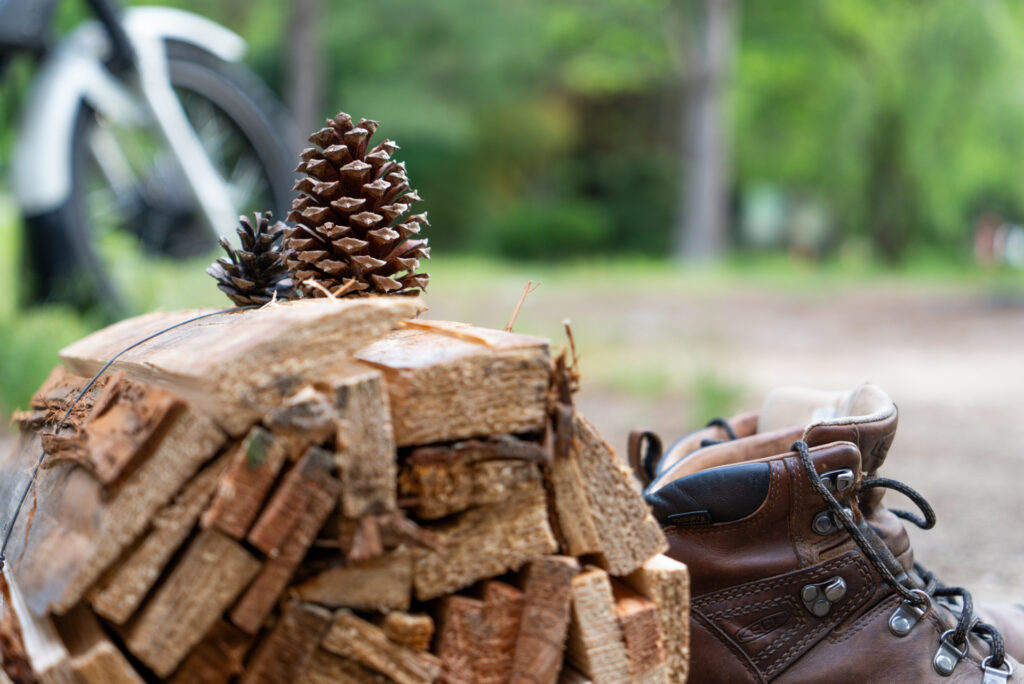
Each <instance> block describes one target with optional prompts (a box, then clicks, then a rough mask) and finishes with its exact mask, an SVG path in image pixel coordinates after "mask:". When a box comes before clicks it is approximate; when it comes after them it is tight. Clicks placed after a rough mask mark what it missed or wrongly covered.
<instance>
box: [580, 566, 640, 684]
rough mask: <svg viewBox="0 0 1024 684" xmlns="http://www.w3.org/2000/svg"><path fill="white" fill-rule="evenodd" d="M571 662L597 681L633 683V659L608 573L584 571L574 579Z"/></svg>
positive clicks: (594, 570) (596, 682)
mask: <svg viewBox="0 0 1024 684" xmlns="http://www.w3.org/2000/svg"><path fill="white" fill-rule="evenodd" d="M567 655H568V658H569V662H570V663H571V664H572V666H573V667H575V668H576V669H577V670H579V671H580V673H581V674H583V675H585V676H586V677H588V678H589V679H592V680H593V681H594V684H630V681H631V674H630V660H629V653H628V651H627V650H626V642H625V640H624V639H623V636H622V628H621V627H620V625H619V620H618V617H617V616H616V614H615V599H614V598H613V596H612V584H611V580H610V579H609V577H608V574H607V573H606V572H605V571H604V570H601V569H599V568H592V569H589V570H585V571H583V572H582V573H580V574H579V575H577V576H576V577H574V578H573V581H572V622H571V624H570V626H569V648H568V652H567Z"/></svg>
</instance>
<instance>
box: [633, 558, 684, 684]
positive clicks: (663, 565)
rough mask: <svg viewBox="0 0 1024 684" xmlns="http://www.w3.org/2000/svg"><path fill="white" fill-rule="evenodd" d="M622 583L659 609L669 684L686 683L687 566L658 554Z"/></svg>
mask: <svg viewBox="0 0 1024 684" xmlns="http://www.w3.org/2000/svg"><path fill="white" fill-rule="evenodd" d="M624 581H625V582H626V584H628V585H629V586H630V587H631V588H632V589H633V590H634V591H636V592H638V593H639V594H642V595H643V596H646V597H647V598H648V599H650V600H651V601H653V602H654V603H655V604H656V605H657V606H658V618H659V621H660V623H661V633H662V639H663V641H664V644H665V666H666V674H667V678H668V681H670V682H685V681H686V678H687V676H688V674H689V664H690V575H689V572H688V570H687V568H686V566H685V565H683V564H682V563H680V562H679V561H676V560H673V559H671V558H669V557H668V556H664V555H658V556H655V557H654V558H651V559H648V560H647V561H645V562H644V564H643V565H642V566H640V567H639V568H638V569H637V570H635V571H633V572H632V573H630V574H629V575H628V576H626V577H625V578H624Z"/></svg>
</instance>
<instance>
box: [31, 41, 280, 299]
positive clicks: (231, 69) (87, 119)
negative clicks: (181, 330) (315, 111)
mask: <svg viewBox="0 0 1024 684" xmlns="http://www.w3.org/2000/svg"><path fill="white" fill-rule="evenodd" d="M166 45H167V56H168V71H169V74H170V80H171V83H172V85H174V86H175V87H182V88H186V89H188V90H190V91H193V92H196V93H198V94H199V95H201V96H202V97H204V98H206V99H208V100H209V101H210V102H211V103H213V104H214V105H215V106H216V107H217V108H219V109H220V110H221V111H222V112H223V113H224V114H226V115H227V117H228V118H229V119H230V120H231V121H232V122H233V123H234V124H235V125H236V126H237V127H238V129H239V130H240V131H242V133H243V135H244V136H245V138H246V142H247V144H248V145H249V146H250V147H251V148H252V150H253V151H254V152H255V154H256V157H257V158H258V159H259V161H260V164H261V166H262V168H263V170H264V172H265V173H266V174H267V177H268V179H269V182H270V188H271V193H272V195H273V199H272V203H271V206H269V207H266V209H271V210H273V211H274V214H275V216H279V217H283V216H284V215H285V213H286V212H287V210H288V208H289V206H290V201H291V184H292V181H293V179H294V173H293V170H292V168H293V165H294V163H295V155H294V154H293V153H292V150H291V149H290V148H291V145H290V142H291V140H292V139H293V135H292V131H291V126H290V124H289V122H288V117H287V115H286V114H285V113H284V111H283V107H282V106H281V105H280V104H279V103H278V101H277V99H276V97H275V96H274V95H273V93H271V91H270V90H269V88H267V86H266V85H264V84H263V82H262V81H260V80H259V78H257V77H256V76H255V75H254V74H252V73H251V72H250V71H248V70H247V69H246V68H244V67H243V66H241V65H238V64H231V63H226V62H224V61H222V60H220V59H218V58H217V57H216V56H214V55H212V54H210V53H208V52H206V51H205V50H203V49H201V48H199V47H197V46H195V45H191V44H188V43H182V42H178V41H167V43H166ZM93 120H94V112H93V111H92V110H91V108H90V107H89V105H88V104H87V103H84V102H83V103H82V104H81V106H80V108H79V112H78V115H77V118H76V121H75V128H74V134H73V136H72V139H71V145H72V154H71V160H72V164H73V168H72V191H71V193H70V195H69V197H68V199H67V201H65V203H64V204H63V205H62V206H60V207H58V208H56V209H54V210H51V211H49V212H46V213H44V214H39V215H36V216H30V217H25V239H24V241H23V252H24V255H25V266H26V270H27V271H29V273H28V274H27V278H26V280H27V285H28V295H29V297H28V298H29V300H30V301H31V302H35V303H40V302H61V303H66V304H71V305H73V306H75V307H77V308H79V309H83V310H85V309H89V310H98V311H100V312H101V313H103V314H105V315H106V316H108V317H110V316H120V315H123V314H125V313H127V312H128V311H129V308H130V307H128V306H127V305H126V303H125V301H124V297H123V296H122V295H121V293H119V292H118V290H117V287H116V285H115V284H114V283H113V281H112V280H111V278H110V277H109V274H107V273H106V272H105V270H106V269H105V267H104V265H103V262H102V259H101V258H100V256H99V254H98V253H97V250H96V247H95V245H94V244H93V234H94V231H93V230H92V227H91V226H90V225H88V218H87V216H86V213H87V212H86V210H85V202H84V197H83V190H84V187H83V185H84V183H83V179H84V174H85V173H86V172H87V165H88V164H89V161H90V157H89V150H88V146H87V133H88V127H89V126H90V125H92V121H93ZM203 237H204V238H205V239H207V240H209V244H210V245H212V244H213V241H212V239H211V238H209V237H207V236H203Z"/></svg>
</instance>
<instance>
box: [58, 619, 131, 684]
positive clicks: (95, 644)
mask: <svg viewBox="0 0 1024 684" xmlns="http://www.w3.org/2000/svg"><path fill="white" fill-rule="evenodd" d="M57 629H58V631H59V632H60V635H61V638H62V639H63V640H64V644H65V645H66V646H67V648H68V651H69V653H70V654H71V670H72V671H73V672H74V673H75V675H77V676H78V678H79V679H80V680H81V681H82V682H85V683H86V684H101V683H102V684H142V681H143V680H142V677H140V676H139V673H137V672H136V671H135V670H134V668H132V666H131V664H130V663H129V662H128V659H127V658H125V656H124V654H123V653H121V651H119V650H118V648H117V647H116V646H115V645H114V644H113V642H111V641H110V639H109V638H107V635H106V633H105V632H104V631H103V628H102V627H100V623H99V621H98V620H97V619H96V616H95V615H93V613H92V611H90V610H89V609H88V608H87V607H85V605H84V604H79V605H78V606H76V607H75V609H74V610H72V611H71V612H69V613H68V614H67V615H65V616H63V617H61V618H59V619H58V620H57Z"/></svg>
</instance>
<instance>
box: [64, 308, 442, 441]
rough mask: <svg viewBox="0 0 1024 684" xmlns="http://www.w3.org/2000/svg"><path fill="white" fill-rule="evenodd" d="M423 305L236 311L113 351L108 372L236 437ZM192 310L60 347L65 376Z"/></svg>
mask: <svg viewBox="0 0 1024 684" xmlns="http://www.w3.org/2000/svg"><path fill="white" fill-rule="evenodd" d="M421 310H422V304H420V302H419V301H418V300H417V299H416V298H414V297H360V298H355V299H352V298H350V299H343V300H330V299H315V300H308V299H307V300H297V301H292V302H282V303H278V304H275V305H273V306H266V307H263V308H260V309H247V310H243V311H234V312H231V313H226V314H222V315H217V316H213V317H211V318H207V319H203V320H201V321H196V322H194V323H190V324H188V325H185V326H182V327H180V328H176V329H174V330H172V331H170V332H168V333H166V334H164V335H161V336H160V337H158V338H156V339H154V340H152V341H150V342H147V343H145V344H143V345H141V346H139V347H137V348H135V349H133V350H131V351H129V352H127V353H126V354H124V355H123V356H121V357H120V358H119V359H118V360H117V361H115V362H114V366H113V369H114V370H119V369H121V370H124V371H125V372H126V373H127V374H128V376H129V377H130V378H133V379H137V380H140V381H144V382H153V383H155V384H158V385H162V386H165V387H168V388H169V389H171V390H172V391H174V392H176V393H177V394H180V395H181V396H182V397H184V398H185V399H186V400H187V401H188V402H189V403H190V404H192V405H193V406H196V407H199V408H200V409H201V410H203V411H205V412H208V413H209V414H210V415H212V416H214V417H215V418H216V420H217V422H218V424H220V425H221V426H222V427H223V428H224V429H225V430H227V431H228V432H229V433H231V434H232V435H234V436H236V437H240V436H241V435H242V434H243V433H244V432H245V431H246V430H248V428H249V426H250V425H252V424H253V423H255V422H256V421H257V420H258V419H259V418H260V416H261V415H262V414H263V413H264V412H265V411H266V409H267V408H269V407H273V406H275V405H278V404H280V403H281V401H282V400H283V399H284V398H285V397H287V396H289V395H290V394H292V392H294V391H295V390H296V389H298V387H299V386H300V385H301V384H303V382H304V380H305V379H306V378H310V377H313V376H315V377H316V378H317V379H318V380H320V381H323V380H326V379H328V378H329V377H331V375H332V374H333V373H335V372H341V373H342V374H344V369H345V367H346V366H347V364H348V363H349V357H350V356H351V354H352V353H353V352H354V351H356V350H357V349H359V348H360V347H363V346H365V345H366V344H368V343H369V342H371V341H372V340H374V339H376V338H378V337H380V336H382V335H384V334H386V333H387V332H388V331H389V330H391V329H392V328H393V327H394V326H395V324H396V323H397V322H398V321H399V320H401V319H403V318H411V317H413V316H416V315H417V314H419V313H420V311H421ZM197 313H203V312H200V311H179V312H173V313H151V314H146V315H144V316H139V317H136V318H131V319H128V320H125V321H121V322H120V323H116V324H114V325H112V326H110V327H108V328H104V329H103V330H100V331H98V332H96V333H93V334H92V335H89V336H88V337H85V338H83V339H81V340H79V341H77V342H75V343H73V344H71V345H70V346H68V347H66V348H65V349H63V350H62V351H61V359H63V361H64V363H65V365H66V366H67V367H68V369H69V370H70V371H71V372H72V373H76V374H78V375H84V376H87V377H88V376H91V375H92V374H93V373H95V372H96V371H97V370H99V368H100V367H101V366H102V365H103V364H104V363H105V362H106V361H107V360H108V359H110V358H111V357H112V356H114V354H116V353H117V352H118V351H120V350H121V349H123V348H124V347H126V346H128V345H129V344H131V343H132V342H135V341H136V340H139V339H141V338H143V337H145V336H147V335H149V334H151V333H154V332H156V331H157V330H160V329H161V328H165V327H167V326H169V325H171V324H174V323H178V322H180V321H183V320H186V319H187V318H189V317H190V316H193V315H195V314H197ZM296 349H301V350H302V353H301V354H296V353H294V351H295V350H296Z"/></svg>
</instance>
